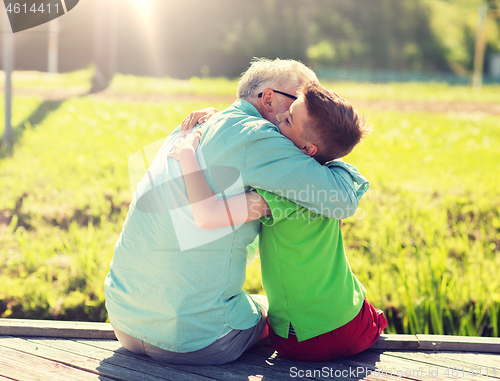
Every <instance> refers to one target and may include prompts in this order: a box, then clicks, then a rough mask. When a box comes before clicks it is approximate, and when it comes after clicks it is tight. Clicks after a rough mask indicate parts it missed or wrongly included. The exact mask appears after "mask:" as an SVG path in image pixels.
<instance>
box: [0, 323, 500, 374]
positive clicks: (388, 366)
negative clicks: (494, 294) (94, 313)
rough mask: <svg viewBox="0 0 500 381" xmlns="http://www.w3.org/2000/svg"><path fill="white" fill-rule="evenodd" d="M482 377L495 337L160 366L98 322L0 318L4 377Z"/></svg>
mask: <svg viewBox="0 0 500 381" xmlns="http://www.w3.org/2000/svg"><path fill="white" fill-rule="evenodd" d="M290 379H299V380H332V379H339V380H362V379H363V380H364V379H366V380H396V379H404V380H448V379H460V380H488V379H495V380H499V379H500V339H496V338H478V337H457V336H432V335H415V336H414V335H383V336H382V337H381V338H380V339H379V341H378V342H377V343H376V344H375V345H374V346H373V347H372V348H371V349H369V350H367V351H365V352H363V353H360V354H358V355H356V356H352V357H348V358H344V359H340V360H336V361H329V362H325V363H302V362H293V361H290V360H287V359H286V358H284V357H283V356H280V355H277V354H276V353H275V352H274V350H273V349H272V347H270V346H268V345H258V346H256V347H254V348H252V349H250V350H249V351H247V352H246V353H244V354H243V355H242V356H241V357H240V359H238V360H237V361H234V362H232V363H230V364H226V365H221V366H182V365H165V364H160V363H158V362H155V361H154V360H152V359H150V358H148V357H147V356H139V355H135V354H133V353H131V352H129V351H127V350H126V349H124V348H122V347H121V345H120V343H118V341H116V339H115V337H114V334H113V331H112V329H111V326H110V325H109V324H105V323H75V322H55V321H35V320H15V319H0V381H4V380H20V381H21V380H23V381H24V380H29V381H31V380H43V381H45V380H49V381H52V380H54V381H57V380H71V381H73V380H75V381H78V380H106V381H111V380H138V381H148V380H151V381H152V380H155V381H157V380H158V381H159V380H172V381H197V380H199V381H203V380H204V381H207V380H224V381H226V380H227V381H232V380H248V381H259V380H278V381H279V380H290Z"/></svg>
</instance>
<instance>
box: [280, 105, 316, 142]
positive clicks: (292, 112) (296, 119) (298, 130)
mask: <svg viewBox="0 0 500 381" xmlns="http://www.w3.org/2000/svg"><path fill="white" fill-rule="evenodd" d="M307 119H309V115H308V114H307V108H306V103H305V99H304V97H303V96H300V97H299V98H298V99H297V100H296V101H295V102H293V103H292V105H291V106H290V108H289V109H288V110H287V111H285V112H284V113H281V114H278V115H276V120H277V121H278V128H279V130H280V132H281V134H282V135H283V136H285V137H287V138H288V139H290V140H291V141H292V143H293V144H295V146H296V147H297V148H299V149H301V150H304V148H305V147H306V146H308V145H309V144H310V142H308V141H306V140H305V139H304V138H302V133H303V131H304V125H305V124H306V123H307Z"/></svg>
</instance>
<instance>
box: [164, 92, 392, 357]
mask: <svg viewBox="0 0 500 381" xmlns="http://www.w3.org/2000/svg"><path fill="white" fill-rule="evenodd" d="M277 126H278V128H279V130H280V132H281V133H282V134H283V135H284V136H285V137H286V138H288V139H290V140H291V141H292V142H293V143H294V144H295V146H296V147H297V148H298V149H300V150H301V151H302V152H304V153H305V154H306V155H309V156H311V157H313V158H314V159H316V160H317V161H318V162H319V163H321V164H325V163H326V162H329V161H332V160H334V159H338V158H341V157H343V156H345V155H347V154H348V153H349V152H351V151H352V149H353V148H354V146H355V145H356V144H358V143H359V141H360V140H361V139H362V138H363V137H364V136H365V135H366V134H368V133H369V128H368V127H366V126H365V123H364V120H362V119H361V118H360V117H359V115H358V113H357V111H356V110H355V109H354V108H353V107H352V106H351V105H350V104H349V103H348V102H347V101H345V100H344V99H343V98H341V97H339V96H338V95H337V94H335V93H331V92H328V91H327V90H326V89H324V88H323V87H321V86H320V85H318V84H316V83H310V84H307V85H306V86H304V87H303V88H302V89H301V95H300V96H299V98H298V99H297V100H296V101H295V102H294V103H293V104H292V106H291V107H290V109H289V110H288V111H287V112H285V113H282V114H278V115H277ZM200 135H201V134H200V133H199V130H198V131H197V132H195V134H192V135H189V136H188V138H186V140H185V141H183V142H182V143H181V144H180V146H179V147H178V148H177V150H176V151H175V152H173V153H171V156H172V157H174V158H176V159H177V160H179V161H180V163H181V167H182V171H183V174H184V179H185V183H186V189H187V192H188V197H189V199H190V202H191V207H192V209H193V215H194V218H195V221H196V223H197V224H198V226H200V227H202V228H205V229H215V228H219V227H222V226H226V225H228V224H232V225H238V224H240V223H244V222H247V221H251V220H254V219H257V218H260V219H261V222H262V230H261V233H260V245H259V249H260V257H261V267H262V283H263V286H264V289H265V291H266V294H267V296H268V300H269V314H268V322H269V336H270V339H271V342H272V344H273V346H274V348H275V349H276V350H277V351H278V353H280V354H282V355H284V356H286V357H288V358H290V359H292V360H298V361H327V360H331V359H334V358H338V357H344V356H349V355H353V354H356V353H359V352H361V351H363V350H365V349H367V348H369V347H370V346H371V345H372V344H373V343H374V342H375V341H376V340H377V339H378V337H379V336H380V334H381V332H382V330H383V329H384V328H385V327H386V326H387V321H386V319H385V317H384V315H383V313H382V312H381V311H379V310H377V309H375V308H374V307H373V306H371V305H370V304H369V303H368V301H367V300H366V298H365V294H366V290H365V288H364V287H363V285H362V284H361V283H360V282H359V281H358V279H357V278H356V277H355V276H354V274H353V273H352V271H351V268H350V266H349V262H348V260H347V257H346V254H345V250H344V245H343V240H342V235H341V233H340V227H339V222H338V221H337V219H340V218H342V216H331V217H332V218H326V217H324V216H322V215H318V214H315V213H313V212H311V211H309V210H308V209H305V208H304V207H302V206H300V205H297V204H295V203H293V202H291V201H289V200H287V199H286V198H285V197H286V195H276V194H272V193H269V192H266V191H264V190H259V189H257V190H256V191H252V192H249V193H245V194H243V195H237V196H234V197H231V198H229V199H227V200H219V199H218V198H217V197H216V196H214V195H213V193H212V191H211V189H210V188H209V186H208V184H207V182H206V180H205V178H204V177H203V175H202V173H201V172H200V167H199V164H198V161H197V159H196V155H195V149H196V147H197V144H198V142H199V138H200V137H201V136H200ZM335 164H336V165H337V166H340V167H342V168H343V169H345V170H346V171H347V172H348V173H349V174H350V176H351V177H352V179H353V181H354V182H355V183H356V184H357V185H358V192H357V193H358V198H360V197H361V196H362V195H363V194H364V193H365V192H366V190H367V189H368V182H367V181H366V179H365V178H364V177H363V176H361V175H360V174H359V172H358V171H357V170H356V168H354V167H353V166H351V165H349V164H346V163H343V162H336V163H335ZM188 174H189V176H188ZM313 191H314V190H313ZM322 191H325V190H320V191H318V192H322ZM326 191H328V190H326ZM283 196H284V197H283ZM331 197H340V195H331ZM200 200H202V201H200ZM229 210H230V211H231V213H230V218H229V219H228V211H229ZM228 221H229V222H228Z"/></svg>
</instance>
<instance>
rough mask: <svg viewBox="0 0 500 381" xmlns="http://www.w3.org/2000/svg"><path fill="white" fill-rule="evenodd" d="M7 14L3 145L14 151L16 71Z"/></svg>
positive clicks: (5, 26) (4, 24) (3, 26)
mask: <svg viewBox="0 0 500 381" xmlns="http://www.w3.org/2000/svg"><path fill="white" fill-rule="evenodd" d="M9 25H10V22H9V18H8V16H7V12H6V11H4V13H3V19H2V54H3V70H4V72H5V129H4V133H3V138H2V143H4V144H6V145H7V147H8V148H10V149H12V146H13V145H14V135H13V132H12V123H11V119H12V70H13V69H14V33H12V31H11V30H10V26H9Z"/></svg>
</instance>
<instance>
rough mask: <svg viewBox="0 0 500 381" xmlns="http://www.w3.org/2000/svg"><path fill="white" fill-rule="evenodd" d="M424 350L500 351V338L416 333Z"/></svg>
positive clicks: (420, 347)
mask: <svg viewBox="0 0 500 381" xmlns="http://www.w3.org/2000/svg"><path fill="white" fill-rule="evenodd" d="M416 336H417V339H418V341H419V349H420V350H424V351H463V352H488V353H500V338H497V337H476V336H444V335H416Z"/></svg>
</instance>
